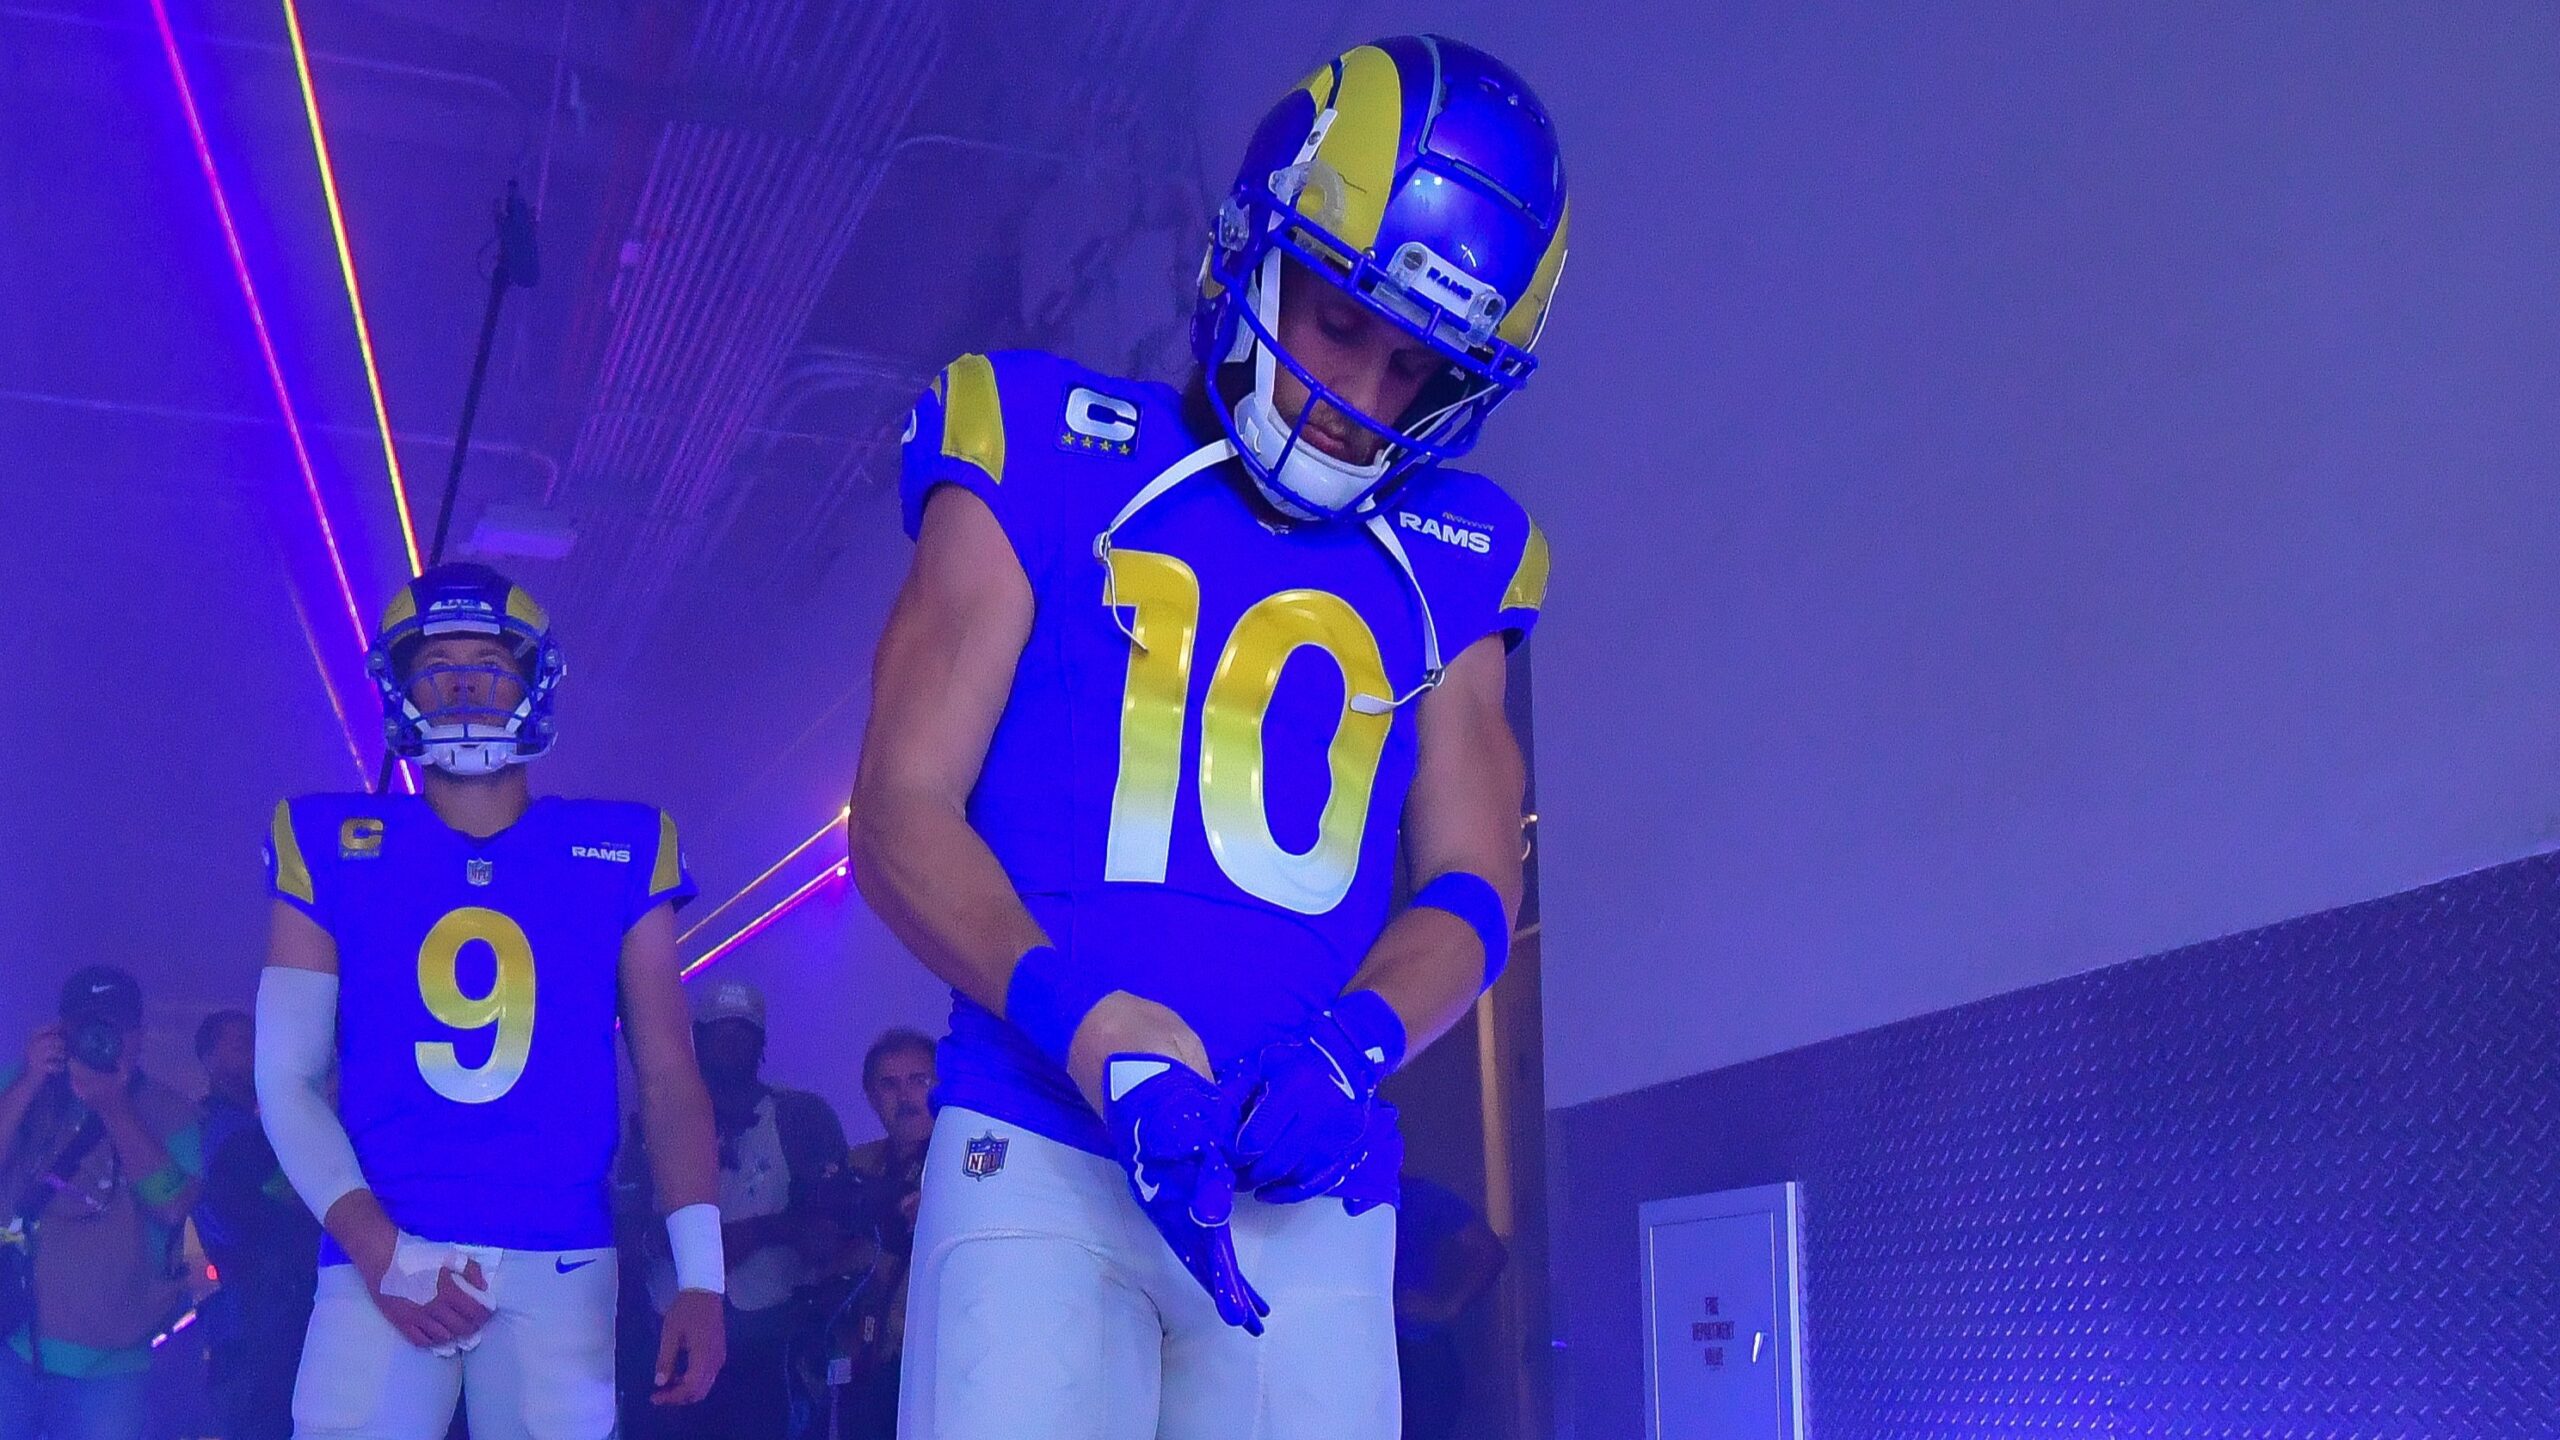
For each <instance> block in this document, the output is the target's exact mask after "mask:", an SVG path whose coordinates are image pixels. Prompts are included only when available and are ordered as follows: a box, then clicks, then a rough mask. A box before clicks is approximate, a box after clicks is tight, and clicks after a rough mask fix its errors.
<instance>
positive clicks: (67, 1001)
mask: <svg viewBox="0 0 2560 1440" xmlns="http://www.w3.org/2000/svg"><path fill="white" fill-rule="evenodd" d="M59 1014H60V1019H59V1020H58V1021H57V1022H56V1023H54V1024H51V1025H47V1026H44V1027H43V1028H41V1029H39V1030H38V1031H36V1033H35V1035H34V1037H33V1038H32V1039H31V1040H29V1041H28V1044H27V1054H26V1063H25V1064H24V1065H23V1066H21V1067H16V1068H15V1069H14V1070H13V1073H10V1074H9V1075H8V1076H7V1077H6V1079H5V1081H0V1146H5V1150H0V1203H5V1204H6V1205H7V1206H8V1207H9V1213H8V1214H7V1215H6V1216H5V1217H0V1229H5V1230H6V1231H7V1232H9V1233H8V1236H7V1240H8V1245H9V1247H10V1249H11V1251H12V1252H13V1253H12V1254H11V1255H10V1256H9V1258H8V1261H7V1262H6V1264H5V1265H0V1273H5V1274H6V1275H7V1277H8V1280H7V1283H6V1284H0V1306H5V1307H6V1309H7V1310H8V1312H9V1313H8V1314H7V1315H6V1317H5V1322H0V1323H5V1327H6V1331H7V1340H6V1343H5V1344H0V1440H35V1437H37V1436H40V1435H43V1436H54V1437H59V1440H139V1437H140V1436H141V1434H142V1433H143V1425H144V1422H145V1414H146V1394H147V1389H146V1387H147V1382H148V1379H149V1372H150V1368H151V1340H152V1337H153V1336H155V1335H158V1334H160V1333H162V1332H163V1331H164V1330H165V1329H166V1328H167V1327H168V1326H169V1325H170V1324H171V1323H173V1322H174V1321H175V1320H176V1318H177V1316H178V1314H179V1312H180V1310H181V1307H182V1306H183V1304H184V1297H185V1275H184V1270H183V1266H182V1263H181V1260H180V1257H179V1245H178V1240H179V1233H180V1227H181V1226H182V1225H183V1224H184V1223H185V1220H186V1217H187V1208H188V1207H189V1206H190V1205H192V1204H193V1203H194V1202H195V1196H196V1189H197V1177H198V1176H199V1175H201V1174H202V1173H203V1170H204V1159H203V1150H202V1144H201V1136H200V1134H199V1132H198V1130H197V1127H196V1114H195V1107H194V1106H192V1105H190V1104H188V1103H187V1101H186V1100H185V1098H184V1097H182V1096H180V1095H179V1094H178V1093H177V1092H176V1091H174V1090H171V1089H170V1088H169V1087H168V1086H166V1085H163V1084H161V1083H160V1082H158V1081H156V1080H154V1079H152V1078H150V1077H149V1076H147V1075H145V1074H144V1073H143V1072H142V1070H141V1068H140V1066H139V1064H138V1060H139V1057H138V1056H137V1054H136V1053H135V1052H136V1050H137V1048H138V1044H139V1041H140V1039H141V1035H142V987H141V986H140V985H139V984H138V983H136V982H135V980H134V978H133V977H132V976H131V975H129V974H127V973H125V972H124V971H122V970H119V969H116V968H114V967H113V966H107V965H92V966H88V967H86V968H84V969H82V970H80V971H78V972H76V973H74V974H73V975H72V976H71V978H70V979H69V980H68V981H66V982H65V983H64V985H63V987H62V1001H61V1007H60V1011H59Z"/></svg>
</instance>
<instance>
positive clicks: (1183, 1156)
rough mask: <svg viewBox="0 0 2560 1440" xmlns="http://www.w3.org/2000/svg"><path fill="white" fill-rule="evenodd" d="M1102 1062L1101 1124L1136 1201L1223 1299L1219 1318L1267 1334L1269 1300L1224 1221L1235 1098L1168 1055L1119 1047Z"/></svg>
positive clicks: (1229, 1209)
mask: <svg viewBox="0 0 2560 1440" xmlns="http://www.w3.org/2000/svg"><path fill="white" fill-rule="evenodd" d="M1104 1069H1105V1079H1106V1084H1107V1087H1108V1089H1107V1095H1106V1100H1107V1104H1106V1106H1105V1108H1104V1110H1103V1123H1104V1124H1106V1125H1107V1126H1109V1127H1110V1130H1111V1137H1112V1140H1113V1142H1114V1143H1115V1145H1116V1147H1117V1149H1118V1152H1119V1157H1120V1163H1121V1165H1122V1167H1123V1168H1125V1169H1126V1170H1127V1171H1128V1172H1129V1191H1130V1193H1131V1194H1132V1195H1135V1196H1136V1197H1137V1200H1138V1208H1139V1209H1140V1210H1142V1211H1144V1212H1146V1216H1147V1220H1148V1222H1149V1223H1151V1224H1153V1225H1154V1226H1155V1227H1156V1233H1158V1234H1160V1235H1162V1236H1164V1239H1165V1243H1166V1244H1167V1245H1169V1246H1171V1247H1173V1253H1174V1256H1175V1258H1177V1259H1179V1260H1180V1261H1181V1262H1182V1268H1183V1269H1185V1270H1187V1271H1189V1272H1191V1278H1192V1279H1194V1280H1197V1281H1199V1282H1200V1288H1201V1289H1203V1290H1206V1291H1208V1292H1209V1298H1210V1299H1211V1300H1213V1301H1215V1302H1217V1306H1218V1316H1219V1318H1220V1319H1223V1320H1225V1321H1226V1322H1227V1323H1228V1324H1230V1325H1236V1326H1241V1327H1243V1329H1244V1331H1245V1332H1246V1333H1247V1334H1250V1335H1259V1334H1261V1333H1262V1319H1263V1317H1264V1316H1266V1315H1269V1314H1270V1313H1271V1307H1270V1305H1268V1304H1266V1303H1265V1302H1264V1301H1263V1298H1262V1297H1261V1296H1260V1295H1259V1294H1257V1293H1255V1291H1254V1288H1253V1286H1252V1285H1251V1284H1250V1283H1248V1282H1247V1281H1246V1280H1245V1278H1244V1271H1243V1269H1242V1268H1241V1267H1240V1266H1238V1265H1237V1263H1236V1245H1235V1236H1234V1234H1233V1233H1232V1232H1231V1231H1230V1230H1229V1229H1228V1227H1227V1221H1228V1218H1229V1217H1230V1216H1231V1215H1232V1214H1233V1213H1234V1211H1235V1204H1236V1179H1235V1172H1234V1171H1233V1170H1231V1169H1230V1168H1228V1165H1227V1157H1226V1149H1225V1146H1226V1141H1227V1138H1228V1137H1229V1136H1231V1135H1233V1134H1234V1133H1235V1129H1236V1113H1235V1107H1234V1105H1233V1104H1231V1103H1230V1102H1229V1101H1228V1099H1227V1097H1226V1095H1225V1094H1224V1093H1223V1092H1221V1091H1220V1090H1219V1089H1218V1087H1216V1086H1214V1085H1212V1084H1210V1083H1209V1080H1208V1077H1207V1076H1205V1075H1202V1074H1201V1073H1200V1072H1199V1071H1197V1070H1194V1069H1192V1068H1191V1067H1190V1066H1189V1065H1186V1064H1184V1063H1182V1062H1181V1061H1179V1060H1177V1059H1175V1058H1173V1057H1172V1056H1169V1055H1149V1054H1119V1055H1113V1056H1111V1057H1110V1059H1109V1062H1108V1063H1107V1064H1106V1066H1105V1067H1104Z"/></svg>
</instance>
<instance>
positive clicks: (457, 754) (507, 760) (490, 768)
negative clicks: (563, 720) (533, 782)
mask: <svg viewBox="0 0 2560 1440" xmlns="http://www.w3.org/2000/svg"><path fill="white" fill-rule="evenodd" d="M516 728H517V727H516V725H514V724H509V725H507V726H506V727H504V728H503V729H499V728H496V727H492V726H487V725H468V724H465V725H420V726H419V727H418V739H419V741H420V742H421V744H422V746H423V748H422V749H421V750H420V751H419V754H418V760H419V762H420V763H421V764H424V765H426V766H429V767H430V768H432V769H437V770H441V771H443V772H444V773H446V774H447V775H464V776H470V775H495V774H497V773H498V772H499V771H501V770H504V769H506V768H507V767H508V766H510V765H521V764H523V763H524V762H525V761H527V760H529V759H531V758H532V757H531V756H529V755H526V754H525V753H524V752H523V751H522V750H520V749H518V748H517V746H516V734H515V732H516Z"/></svg>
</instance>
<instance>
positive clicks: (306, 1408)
mask: <svg viewBox="0 0 2560 1440" xmlns="http://www.w3.org/2000/svg"><path fill="white" fill-rule="evenodd" d="M485 1274H486V1278H487V1279H488V1281H489V1289H490V1292H491V1311H492V1313H491V1314H490V1316H489V1323H488V1325H487V1326H486V1327H484V1328H483V1329H482V1330H481V1332H480V1343H479V1344H478V1345H477V1346H475V1347H473V1348H472V1349H470V1350H468V1351H465V1352H463V1353H462V1354H459V1355H442V1356H440V1355H437V1354H435V1353H434V1352H432V1351H428V1350H421V1349H419V1348H418V1347H417V1346H415V1345H412V1344H410V1343H409V1342H408V1341H407V1340H405V1339H403V1338H402V1337H401V1335H400V1332H399V1331H397V1330H394V1329H392V1328H391V1322H390V1321H388V1320H385V1319H383V1318H382V1312H381V1311H379V1310H377V1309H375V1308H374V1306H373V1298H372V1296H371V1295H369V1294H367V1293H366V1291H365V1284H364V1277H363V1276H361V1275H359V1274H357V1273H356V1267H354V1266H353V1265H328V1266H323V1267H322V1268H321V1271H320V1292H319V1295H318V1297H317V1299H316V1300H315V1301H314V1302H313V1304H312V1307H311V1332H310V1337H309V1338H308V1339H307V1340H305V1341H304V1342H303V1346H302V1369H301V1372H300V1373H299V1374H298V1375H297V1376H296V1378H295V1380H294V1385H293V1433H294V1435H295V1437H296V1440H324V1437H325V1440H443V1436H444V1433H445V1428H446V1426H447V1425H449V1424H450V1423H451V1422H452V1420H453V1407H454V1402H455V1400H456V1399H457V1398H459V1399H461V1400H462V1401H463V1402H464V1403H465V1404H466V1405H467V1406H468V1407H469V1411H470V1419H471V1436H472V1440H606V1437H608V1436H611V1435H612V1434H613V1433H614V1421H615V1415H614V1402H613V1305H614V1291H615V1288H616V1281H617V1278H618V1277H617V1275H616V1272H615V1268H614V1252H613V1251H611V1250H570V1251H559V1250H505V1251H500V1252H499V1260H498V1263H497V1264H496V1265H495V1266H491V1267H486V1271H485Z"/></svg>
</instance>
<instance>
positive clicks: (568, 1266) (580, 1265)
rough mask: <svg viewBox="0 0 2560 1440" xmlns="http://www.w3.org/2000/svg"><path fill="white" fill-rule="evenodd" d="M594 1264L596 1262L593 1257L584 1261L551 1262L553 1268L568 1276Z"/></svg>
mask: <svg viewBox="0 0 2560 1440" xmlns="http://www.w3.org/2000/svg"><path fill="white" fill-rule="evenodd" d="M594 1263H596V1262H595V1259H594V1257H592V1256H590V1257H588V1258H587V1259H584V1260H554V1261H552V1262H551V1268H552V1269H554V1270H557V1271H559V1272H560V1273H561V1274H563V1275H566V1274H568V1273H569V1272H570V1271H572V1270H584V1269H586V1268H587V1267H588V1266H590V1265H593V1264H594Z"/></svg>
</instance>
